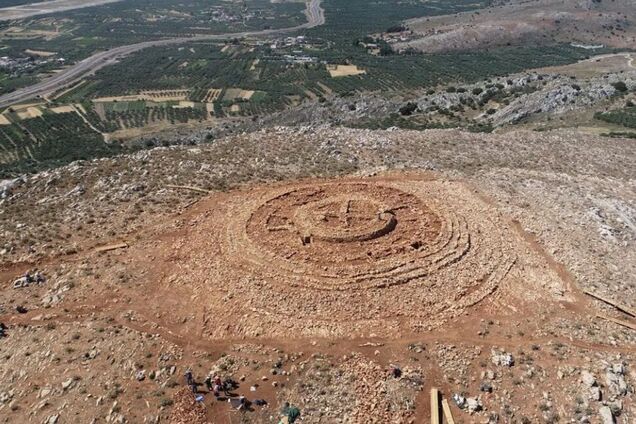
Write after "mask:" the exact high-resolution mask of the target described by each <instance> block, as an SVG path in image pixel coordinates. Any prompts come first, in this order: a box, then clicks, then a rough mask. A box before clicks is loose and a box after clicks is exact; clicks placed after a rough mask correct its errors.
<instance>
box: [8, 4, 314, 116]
mask: <svg viewBox="0 0 636 424" xmlns="http://www.w3.org/2000/svg"><path fill="white" fill-rule="evenodd" d="M320 1H321V0H308V2H307V9H306V11H305V14H306V15H307V22H306V23H304V24H302V25H298V26H295V27H290V28H281V29H268V30H263V31H247V32H237V33H227V34H214V35H198V36H194V37H179V38H167V39H162V40H153V41H144V42H142V43H136V44H130V45H127V46H120V47H115V48H113V49H110V50H107V51H103V52H100V53H96V54H94V55H92V56H90V57H88V58H86V59H84V60H82V61H80V62H78V63H76V64H75V65H73V66H71V67H70V68H67V69H65V70H63V71H61V72H59V73H57V74H55V75H54V76H52V77H50V78H47V79H46V80H44V81H41V82H39V83H37V84H34V85H31V86H29V87H24V88H20V89H18V90H16V91H14V92H12V93H8V94H5V95H3V96H0V108H5V107H7V106H10V105H12V104H16V103H19V102H22V101H25V100H29V99H32V98H34V97H37V96H44V95H46V94H48V93H52V92H54V91H57V90H59V89H61V88H63V87H65V86H68V85H70V84H72V83H74V82H77V81H79V80H80V79H82V78H84V77H85V76H87V75H88V74H91V73H94V72H95V71H97V70H98V69H101V68H103V67H105V66H108V65H111V64H113V63H115V62H116V61H117V60H118V59H119V58H122V57H124V56H127V55H130V54H132V53H134V52H138V51H140V50H143V49H146V48H148V47H158V46H169V45H174V44H182V43H186V42H189V41H201V40H223V39H227V38H237V37H238V38H240V37H247V36H251V37H255V36H263V35H272V34H282V33H286V32H293V31H297V30H300V29H306V28H313V27H315V26H318V25H323V24H324V23H325V15H324V11H323V10H322V8H321V7H320Z"/></svg>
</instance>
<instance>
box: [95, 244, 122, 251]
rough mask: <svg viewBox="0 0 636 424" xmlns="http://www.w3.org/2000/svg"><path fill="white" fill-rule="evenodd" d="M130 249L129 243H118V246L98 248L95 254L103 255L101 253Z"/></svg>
mask: <svg viewBox="0 0 636 424" xmlns="http://www.w3.org/2000/svg"><path fill="white" fill-rule="evenodd" d="M127 247H128V243H125V242H124V243H117V244H109V245H106V246H100V247H96V248H95V252H98V253H101V252H109V251H111V250H117V249H125V248H127Z"/></svg>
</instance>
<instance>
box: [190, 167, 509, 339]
mask: <svg viewBox="0 0 636 424" xmlns="http://www.w3.org/2000/svg"><path fill="white" fill-rule="evenodd" d="M506 227H507V224H505V223H504V222H503V220H502V218H501V217H500V215H499V213H498V212H497V211H496V210H495V209H494V208H492V207H490V206H488V205H487V204H485V203H484V202H483V201H481V200H480V199H479V198H478V197H477V196H475V195H474V192H473V191H472V190H470V189H469V188H467V187H465V186H464V185H462V184H461V183H458V182H449V181H434V180H431V179H430V178H428V179H427V178H405V177H400V178H387V177H384V178H383V177H372V178H344V179H336V180H319V181H310V182H303V183H291V184H286V185H282V184H281V185H270V186H262V187H257V188H252V189H250V190H249V191H245V192H234V193H231V194H228V195H225V196H224V197H222V198H220V199H216V200H214V206H213V207H212V209H211V210H208V211H207V212H206V213H205V217H202V218H199V219H197V223H196V228H197V231H196V234H195V235H194V236H193V237H195V238H196V240H194V242H192V241H191V240H190V241H188V245H190V244H191V245H192V246H197V247H196V248H194V247H193V248H191V249H188V248H187V247H184V248H183V249H182V251H181V253H180V255H183V256H184V257H189V258H192V260H190V261H189V262H188V264H187V265H186V266H187V269H188V270H189V271H191V272H192V273H193V274H194V278H193V279H194V280H195V281H197V275H200V279H199V281H209V280H210V276H214V279H215V281H217V283H216V285H215V286H214V287H211V286H210V285H209V284H207V285H206V284H200V285H197V284H196V283H195V284H194V286H195V287H197V291H198V292H200V291H205V290H214V289H217V287H218V289H219V290H223V293H231V295H227V294H226V295H225V296H220V295H218V294H217V295H215V294H207V295H206V294H203V295H202V296H199V294H200V293H196V294H194V295H193V297H196V298H204V299H208V303H207V304H206V305H205V307H206V310H210V311H215V310H218V314H219V315H217V316H223V314H224V312H223V311H227V310H228V309H231V310H236V311H244V312H243V313H242V314H240V313H239V314H238V315H237V316H235V317H233V318H232V323H228V324H227V325H226V326H223V325H221V326H214V328H211V329H209V333H210V335H211V336H215V337H217V336H218V337H225V336H228V335H232V334H242V335H251V336H254V335H272V336H273V335H283V334H286V333H287V332H289V331H294V332H297V334H304V335H312V336H315V335H326V336H350V335H352V334H360V335H362V334H370V333H373V334H378V335H390V334H400V333H403V332H404V331H409V332H412V331H417V330H419V329H422V328H430V327H431V326H435V325H438V324H440V323H441V322H443V321H444V320H445V319H447V318H450V317H452V316H455V315H457V314H459V313H461V312H462V311H463V310H464V309H465V308H467V307H469V306H471V305H474V304H476V303H478V302H480V301H481V300H483V299H484V298H485V297H486V296H488V295H489V294H490V293H492V292H493V291H494V290H495V289H496V288H497V287H498V286H499V285H500V284H501V282H502V281H503V280H504V278H505V277H506V275H507V274H508V272H509V271H510V269H511V268H512V266H513V264H514V262H515V254H514V253H511V252H514V249H512V248H511V246H512V244H513V243H512V242H511V241H510V239H509V237H508V235H507V234H508V231H507V229H506ZM206 245H207V246H208V247H207V248H206V247H205V246H206ZM211 252H213V253H211ZM206 287H207V289H206ZM221 287H222V289H221ZM227 296H230V297H227ZM220 298H222V299H225V300H224V301H220V300H219V299H220ZM217 324H218V323H217Z"/></svg>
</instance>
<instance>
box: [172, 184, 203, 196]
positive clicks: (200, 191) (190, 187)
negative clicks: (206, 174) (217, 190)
mask: <svg viewBox="0 0 636 424" xmlns="http://www.w3.org/2000/svg"><path fill="white" fill-rule="evenodd" d="M166 187H168V188H174V189H177V190H190V191H197V192H199V193H206V194H209V193H210V190H206V189H204V188H199V187H192V186H181V185H172V184H169V185H167V186H166Z"/></svg>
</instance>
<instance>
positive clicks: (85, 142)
mask: <svg viewBox="0 0 636 424" xmlns="http://www.w3.org/2000/svg"><path fill="white" fill-rule="evenodd" d="M9 117H10V118H13V119H12V121H13V123H10V124H8V125H7V124H6V123H5V125H0V178H5V177H9V176H12V175H15V173H16V172H25V171H31V172H33V171H37V170H40V169H45V168H49V167H52V166H60V165H64V164H67V163H69V162H72V161H75V160H80V159H91V158H95V157H101V156H106V155H111V154H114V153H116V152H118V151H119V148H118V146H117V145H108V144H106V143H105V142H104V139H103V137H102V135H101V134H100V133H98V132H96V131H95V130H94V129H92V128H91V127H90V126H89V125H88V124H87V123H86V122H85V121H84V120H83V119H82V118H81V117H80V116H79V115H78V114H77V113H74V112H66V113H46V114H41V115H39V116H37V117H30V118H26V119H20V118H19V117H18V118H17V119H16V117H15V116H11V115H10V116H9ZM5 119H6V118H5Z"/></svg>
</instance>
